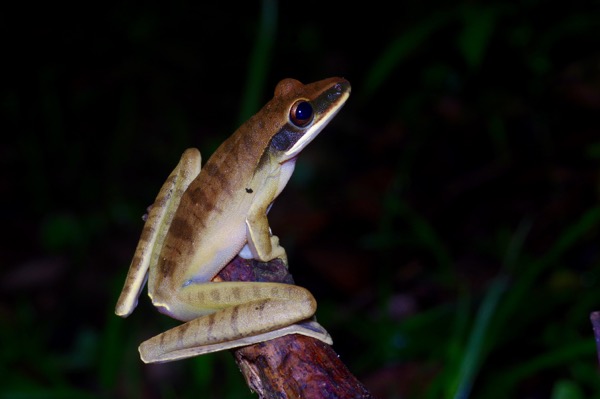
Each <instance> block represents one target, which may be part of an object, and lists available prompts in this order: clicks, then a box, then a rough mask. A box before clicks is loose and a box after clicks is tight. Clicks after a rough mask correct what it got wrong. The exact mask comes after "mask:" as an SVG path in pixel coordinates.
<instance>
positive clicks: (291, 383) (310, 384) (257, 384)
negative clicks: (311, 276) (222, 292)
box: [217, 257, 373, 399]
mask: <svg viewBox="0 0 600 399" xmlns="http://www.w3.org/2000/svg"><path fill="white" fill-rule="evenodd" d="M217 277H218V279H220V280H223V281H263V282H280V283H286V284H293V283H294V280H293V278H292V276H291V275H290V274H289V272H288V269H287V267H286V266H285V264H284V263H283V262H282V261H281V260H279V259H275V260H273V261H271V262H268V263H262V262H258V261H256V260H253V259H243V258H240V257H236V258H235V259H234V260H233V261H231V262H230V263H229V265H227V266H226V267H225V268H224V269H223V270H221V272H220V273H219V274H218V276H217ZM233 355H234V357H235V361H236V363H237V364H238V366H239V367H240V370H241V371H242V373H243V374H244V378H245V379H246V383H247V384H248V386H249V387H250V388H251V389H252V390H253V391H255V392H256V393H257V394H258V396H259V397H260V398H261V399H271V398H273V399H274V398H277V399H286V398H288V399H292V398H307V399H312V398H315V399H317V398H319V399H321V398H331V399H333V398H338V399H349V398H365V399H366V398H373V396H372V395H371V394H370V393H369V392H368V391H367V389H366V388H365V387H364V386H363V385H362V384H361V383H360V382H359V381H358V380H357V379H356V377H355V376H354V375H353V374H352V373H350V371H349V370H348V368H347V367H346V365H345V364H344V363H342V361H341V360H340V358H339V356H338V355H337V354H336V353H335V352H334V351H333V349H332V348H331V346H329V345H327V344H325V343H323V342H321V341H319V340H317V339H314V338H310V337H307V336H303V335H298V334H293V335H286V336H283V337H279V338H276V339H273V340H271V341H267V342H261V343H259V344H255V345H250V346H245V347H242V348H238V349H235V350H233Z"/></svg>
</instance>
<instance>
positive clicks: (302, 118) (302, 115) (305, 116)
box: [290, 100, 314, 127]
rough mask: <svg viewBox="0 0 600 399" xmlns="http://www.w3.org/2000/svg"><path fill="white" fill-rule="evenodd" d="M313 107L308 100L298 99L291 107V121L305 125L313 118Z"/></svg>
mask: <svg viewBox="0 0 600 399" xmlns="http://www.w3.org/2000/svg"><path fill="white" fill-rule="evenodd" d="M313 115H314V113H313V107H312V105H310V103H309V102H308V101H304V100H300V101H296V102H295V103H294V105H292V108H291V109H290V121H292V123H293V124H294V125H296V126H298V127H304V126H306V125H308V124H309V123H310V122H312V120H313Z"/></svg>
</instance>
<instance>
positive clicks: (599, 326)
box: [590, 311, 600, 365]
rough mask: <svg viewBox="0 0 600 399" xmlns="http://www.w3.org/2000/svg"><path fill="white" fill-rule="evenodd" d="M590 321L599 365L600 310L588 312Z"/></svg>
mask: <svg viewBox="0 0 600 399" xmlns="http://www.w3.org/2000/svg"><path fill="white" fill-rule="evenodd" d="M590 321H591V322H592V328H593V330H594V338H595V339H596V352H597V354H598V364H599V365H600V311H596V312H592V313H591V314H590Z"/></svg>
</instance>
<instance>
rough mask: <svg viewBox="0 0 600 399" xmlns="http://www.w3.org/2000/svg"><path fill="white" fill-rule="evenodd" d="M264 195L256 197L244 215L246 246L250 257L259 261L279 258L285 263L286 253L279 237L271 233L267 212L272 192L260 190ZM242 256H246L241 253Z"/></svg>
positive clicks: (272, 195)
mask: <svg viewBox="0 0 600 399" xmlns="http://www.w3.org/2000/svg"><path fill="white" fill-rule="evenodd" d="M271 190H274V189H273V188H272V189H271ZM261 192H262V193H264V195H262V196H259V197H256V198H255V199H254V202H253V203H252V205H251V206H250V209H249V211H248V215H247V216H246V237H247V240H248V243H247V246H248V248H249V249H250V251H251V253H252V257H253V258H254V259H257V260H259V261H261V262H268V261H271V260H273V259H276V258H280V259H282V260H283V262H284V263H285V264H286V265H287V254H286V252H285V249H284V248H283V247H282V246H281V245H280V244H279V238H278V237H277V236H275V235H273V234H271V229H270V228H269V220H268V219H267V212H268V210H269V207H270V206H271V201H272V199H273V198H274V194H273V193H271V192H268V190H261ZM242 256H243V257H246V256H244V255H242Z"/></svg>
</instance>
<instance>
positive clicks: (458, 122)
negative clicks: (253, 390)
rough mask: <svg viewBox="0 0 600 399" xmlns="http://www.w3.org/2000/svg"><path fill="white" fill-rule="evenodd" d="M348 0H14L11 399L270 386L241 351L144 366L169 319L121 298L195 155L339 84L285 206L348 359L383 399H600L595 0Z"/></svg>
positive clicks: (8, 287)
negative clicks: (162, 208) (245, 364)
mask: <svg viewBox="0 0 600 399" xmlns="http://www.w3.org/2000/svg"><path fill="white" fill-rule="evenodd" d="M352 4H353V3H351V2H345V3H329V2H310V1H305V2H285V3H283V2H282V3H281V4H277V3H276V2H274V1H265V2H264V3H260V2H245V3H244V4H242V5H236V4H230V3H225V2H220V3H219V2H212V3H207V4H203V2H196V3H193V2H185V1H179V2H176V3H172V4H169V5H167V4H161V3H152V4H146V5H135V4H133V3H129V2H122V3H119V4H109V3H98V4H89V3H86V4H85V5H83V4H80V5H70V6H69V7H66V6H61V5H57V4H54V3H51V4H49V5H46V6H41V7H40V6H35V7H34V6H33V4H24V5H22V6H16V5H12V6H6V8H5V9H4V11H3V12H2V13H1V15H0V21H1V22H2V23H1V24H0V26H1V29H2V31H1V37H2V39H0V40H2V47H1V48H2V59H3V61H2V62H0V64H1V67H2V70H3V73H2V84H1V86H0V95H1V97H0V99H1V104H2V108H1V109H2V119H1V121H2V125H1V130H2V141H1V144H0V162H2V165H1V166H2V180H1V183H2V184H1V185H0V190H1V191H0V195H1V198H2V203H3V204H4V206H5V208H4V212H2V214H1V218H2V226H3V229H2V243H3V245H2V247H1V251H0V254H1V258H0V265H1V266H0V293H1V297H0V341H1V346H0V347H1V352H0V354H1V355H0V371H1V372H0V387H2V388H0V397H2V398H35V397H39V398H63V397H77V398H79V397H82V398H103V397H105V398H113V397H120V398H136V397H140V398H142V397H143V398H146V397H148V398H159V397H161V398H184V397H186V398H187V397H189V398H191V397H207V398H239V397H253V396H252V395H251V394H250V393H249V391H248V388H247V387H246V386H245V384H244V382H243V379H242V377H241V374H240V373H239V371H238V370H237V369H236V366H235V364H234V362H233V360H232V358H231V356H230V355H229V354H228V353H222V354H215V355H208V356H203V357H200V358H196V359H191V360H186V361H181V362H176V363H170V364H166V365H154V366H146V365H143V364H141V361H140V360H139V358H138V354H137V345H138V344H139V343H140V342H141V341H143V340H144V339H147V338H148V337H150V336H152V335H154V334H156V333H158V332H160V331H163V330H165V329H167V328H168V327H170V326H172V325H174V324H175V322H174V321H171V320H170V319H168V318H167V317H165V316H162V315H160V314H159V313H157V312H156V311H155V310H154V309H152V308H151V305H150V304H149V300H148V299H147V297H146V295H145V294H144V295H143V296H142V298H141V300H140V306H138V309H137V310H136V311H135V312H134V314H133V315H132V316H131V317H129V318H128V319H125V320H121V319H120V318H118V317H116V316H115V315H114V313H113V309H114V304H115V301H116V299H117V296H118V293H119V292H120V288H121V285H122V282H123V279H124V276H125V273H126V271H127V268H128V265H129V262H130V259H131V256H132V254H133V251H134V248H135V245H136V243H137V239H138V237H139V233H140V230H141V227H142V222H141V219H140V216H141V215H142V214H143V213H144V212H145V208H146V207H147V206H148V205H149V204H150V203H152V201H153V199H154V196H155V195H156V193H157V191H158V189H159V187H160V185H161V184H162V183H163V181H164V179H165V178H166V176H167V175H168V174H169V173H170V171H171V169H172V168H173V167H174V166H175V164H176V163H177V161H178V159H179V156H180V155H181V153H182V152H183V150H184V149H185V148H187V147H192V146H193V147H198V148H200V149H201V151H202V153H203V156H204V159H207V156H208V154H210V153H211V152H212V151H213V150H214V149H215V148H216V146H217V145H218V144H219V143H220V142H222V141H223V140H224V139H225V137H227V136H228V135H229V134H231V132H233V131H234V130H235V128H236V127H237V126H239V124H240V123H241V122H242V121H243V120H245V119H246V118H247V117H248V116H249V115H251V114H252V113H254V112H256V111H257V110H258V109H259V108H260V107H261V106H262V104H264V103H265V102H266V101H267V100H268V99H269V98H270V97H271V96H272V92H273V89H274V87H275V85H276V83H277V82H278V81H279V80H280V79H282V78H285V77H294V78H296V79H299V80H301V81H303V82H311V81H315V80H319V79H323V78H325V77H329V76H344V77H345V78H347V79H348V80H349V81H350V82H351V83H352V86H353V91H352V95H351V97H350V100H349V101H348V103H347V105H346V106H345V107H344V109H343V110H342V111H341V112H340V113H339V114H338V116H337V117H336V118H335V120H334V121H333V122H332V123H331V124H330V125H329V126H328V127H327V128H326V129H325V131H324V132H323V133H322V134H321V135H320V136H319V137H318V138H317V139H316V140H315V141H314V142H313V143H312V144H311V145H310V146H309V147H308V148H307V149H306V150H305V151H304V153H303V154H302V156H301V157H300V159H299V161H298V164H297V168H296V173H295V175H294V177H293V178H292V181H291V182H290V184H289V185H288V187H287V188H286V190H285V191H284V192H283V194H282V195H281V196H280V198H279V199H278V201H276V203H275V205H274V207H273V209H272V211H271V213H270V215H269V216H270V217H269V219H270V221H271V225H272V227H273V231H274V232H275V233H276V234H278V235H279V236H280V237H281V239H282V242H283V245H284V246H285V247H286V248H287V250H288V255H289V257H290V267H291V271H292V273H293V274H294V277H295V279H296V282H297V283H298V284H300V285H303V286H305V287H307V288H309V289H310V290H311V291H312V292H313V293H314V295H315V297H316V298H317V300H318V301H319V311H318V317H319V321H320V322H321V323H322V324H323V325H324V326H325V327H326V328H327V329H328V330H329V331H330V332H331V334H332V336H333V339H334V341H335V343H334V348H335V349H336V351H337V352H338V353H339V354H340V355H341V357H342V360H343V361H344V362H346V364H347V365H348V367H349V368H350V369H351V370H352V371H353V372H354V373H355V374H356V375H357V376H358V377H359V378H360V379H361V381H363V382H364V383H365V384H366V385H367V386H368V387H369V388H370V389H371V390H372V392H373V393H375V394H377V395H378V396H379V397H381V398H441V397H444V398H451V397H454V398H466V397H469V396H471V397H483V398H507V397H520V398H555V399H559V398H575V399H578V398H592V397H600V378H598V367H597V364H598V363H597V356H596V348H595V345H594V339H593V333H592V329H591V325H590V322H589V313H590V312H591V311H593V310H600V289H599V288H600V251H599V246H598V238H599V234H598V233H599V227H600V206H599V203H598V199H599V188H600V174H599V166H600V134H599V133H600V129H599V127H598V120H599V111H600V46H599V45H600V13H599V11H600V8H599V7H598V5H599V4H598V2H597V1H596V2H560V3H558V2H543V1H536V0H530V1H518V2H506V3H502V2H493V1H492V2H486V3H480V2H473V1H459V2H456V3H454V4H452V5H450V4H448V3H447V2H442V1H429V2H412V3H408V2H405V3H400V4H393V3H389V2H388V3H381V4H378V3H377V2H363V3H356V4H355V5H352ZM19 7H20V8H19ZM254 397H255V396H254Z"/></svg>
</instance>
